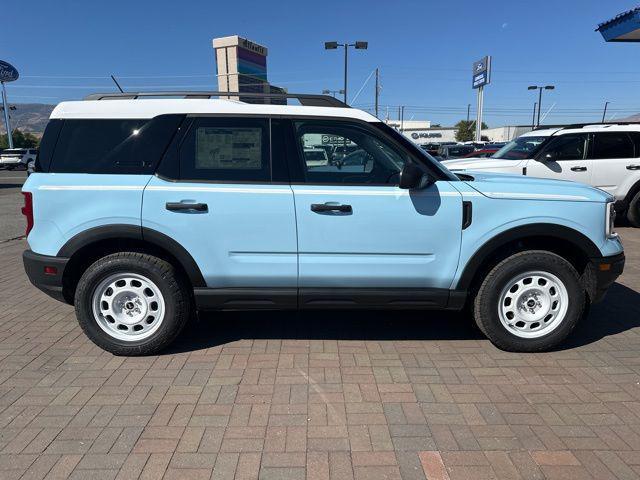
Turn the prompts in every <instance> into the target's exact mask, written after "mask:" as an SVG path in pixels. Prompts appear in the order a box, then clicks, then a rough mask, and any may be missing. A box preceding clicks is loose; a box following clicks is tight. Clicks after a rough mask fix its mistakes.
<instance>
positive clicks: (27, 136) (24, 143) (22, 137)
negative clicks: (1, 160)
mask: <svg viewBox="0 0 640 480" xmlns="http://www.w3.org/2000/svg"><path fill="white" fill-rule="evenodd" d="M12 138H13V146H14V147H15V148H34V147H37V146H38V145H39V144H40V139H39V138H38V137H36V136H35V135H34V134H33V133H29V132H26V133H23V132H21V131H20V130H18V129H17V128H16V129H15V130H14V131H13V136H12ZM4 148H9V142H8V141H7V135H6V134H4V135H0V149H4Z"/></svg>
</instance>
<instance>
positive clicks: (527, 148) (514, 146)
mask: <svg viewBox="0 0 640 480" xmlns="http://www.w3.org/2000/svg"><path fill="white" fill-rule="evenodd" d="M548 138H549V137H547V136H545V137H533V136H531V137H518V138H516V139H515V140H513V141H511V142H509V143H507V144H506V145H505V146H504V147H502V148H501V149H500V150H498V151H497V152H496V153H494V154H493V155H492V156H491V158H501V159H503V160H521V159H523V158H532V157H533V156H534V155H535V153H536V152H537V151H538V149H539V148H540V145H542V144H543V143H544V142H545V140H547V139H548Z"/></svg>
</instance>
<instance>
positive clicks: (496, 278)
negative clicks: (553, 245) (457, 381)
mask: <svg viewBox="0 0 640 480" xmlns="http://www.w3.org/2000/svg"><path fill="white" fill-rule="evenodd" d="M585 302H586V295H585V291H584V288H583V286H582V285H581V283H580V278H579V275H578V272H577V271H576V270H575V268H574V267H573V265H571V263H569V262H568V261H566V260H565V259H563V258H562V257H560V256H558V255H556V254H554V253H551V252H547V251H540V250H530V251H525V252H520V253H517V254H515V255H512V256H510V257H508V258H506V259H505V260H503V261H502V262H500V263H498V264H497V265H496V266H495V267H494V268H493V269H492V270H491V271H490V272H489V274H488V275H487V276H486V278H485V279H484V281H483V282H482V284H481V286H480V288H479V290H478V293H477V294H476V297H475V300H474V317H475V320H476V323H477V324H478V327H479V328H480V330H482V332H483V333H484V334H485V335H486V336H487V337H488V338H489V340H491V342H492V343H493V344H494V345H496V346H497V347H498V348H500V349H502V350H507V351H518V352H537V351H544V350H548V349H550V348H552V347H554V346H556V345H558V344H559V343H560V342H562V341H563V340H564V339H565V338H566V337H567V335H569V333H570V332H571V331H572V330H573V328H574V327H575V326H576V324H577V322H578V320H579V319H580V318H581V316H582V313H583V311H584V308H585Z"/></svg>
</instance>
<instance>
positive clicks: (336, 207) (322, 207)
mask: <svg viewBox="0 0 640 480" xmlns="http://www.w3.org/2000/svg"><path fill="white" fill-rule="evenodd" d="M311 211H312V212H318V213H322V212H342V213H352V212H353V208H351V205H342V204H331V203H312V204H311Z"/></svg>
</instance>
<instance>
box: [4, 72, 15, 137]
mask: <svg viewBox="0 0 640 480" xmlns="http://www.w3.org/2000/svg"><path fill="white" fill-rule="evenodd" d="M2 105H3V106H4V124H5V126H6V127H7V143H8V144H9V148H13V138H12V135H11V123H10V121H9V102H7V90H6V88H5V86H4V82H2Z"/></svg>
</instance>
